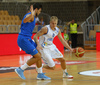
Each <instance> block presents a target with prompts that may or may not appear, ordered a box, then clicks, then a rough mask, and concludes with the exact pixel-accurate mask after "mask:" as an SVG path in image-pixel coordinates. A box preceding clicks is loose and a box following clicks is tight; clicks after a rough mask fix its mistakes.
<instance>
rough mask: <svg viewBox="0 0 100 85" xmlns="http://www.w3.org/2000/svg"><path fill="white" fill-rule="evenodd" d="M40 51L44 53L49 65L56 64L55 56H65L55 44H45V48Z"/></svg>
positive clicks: (43, 55)
mask: <svg viewBox="0 0 100 85" xmlns="http://www.w3.org/2000/svg"><path fill="white" fill-rule="evenodd" d="M40 53H41V55H42V59H43V61H44V62H45V63H46V64H47V65H48V66H49V67H53V66H55V63H54V61H53V58H63V55H62V53H61V52H60V51H59V50H58V49H57V47H56V46H55V45H54V44H53V45H48V46H45V47H44V48H43V50H40Z"/></svg>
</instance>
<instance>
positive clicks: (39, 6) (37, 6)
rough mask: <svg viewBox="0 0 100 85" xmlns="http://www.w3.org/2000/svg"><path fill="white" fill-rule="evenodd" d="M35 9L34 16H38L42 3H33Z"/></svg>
mask: <svg viewBox="0 0 100 85" xmlns="http://www.w3.org/2000/svg"><path fill="white" fill-rule="evenodd" d="M35 9H36V16H38V15H39V14H40V13H41V10H42V5H41V4H39V3H35V4H34V5H33V10H35Z"/></svg>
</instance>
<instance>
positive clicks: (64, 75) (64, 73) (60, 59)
mask: <svg viewBox="0 0 100 85" xmlns="http://www.w3.org/2000/svg"><path fill="white" fill-rule="evenodd" d="M56 59H57V60H59V61H60V63H61V68H62V69H63V77H67V78H73V76H72V75H69V74H68V72H67V68H66V62H65V59H64V58H56Z"/></svg>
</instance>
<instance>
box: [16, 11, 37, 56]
mask: <svg viewBox="0 0 100 85" xmlns="http://www.w3.org/2000/svg"><path fill="white" fill-rule="evenodd" d="M28 14H31V12H30V13H27V14H26V15H25V16H24V18H23V20H24V19H25V17H26V16H27V15H28ZM23 20H22V23H21V28H20V29H21V32H20V33H19V36H18V40H17V43H18V46H19V47H20V48H21V49H22V50H23V51H25V52H26V53H27V54H31V55H35V54H37V53H38V51H37V49H36V46H37V45H36V43H35V42H34V41H33V40H32V39H31V36H32V32H33V30H34V27H35V17H34V21H32V22H26V23H24V22H23Z"/></svg>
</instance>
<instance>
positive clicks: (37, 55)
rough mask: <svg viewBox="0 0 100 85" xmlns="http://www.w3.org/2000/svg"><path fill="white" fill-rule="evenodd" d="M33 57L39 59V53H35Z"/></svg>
mask: <svg viewBox="0 0 100 85" xmlns="http://www.w3.org/2000/svg"><path fill="white" fill-rule="evenodd" d="M33 57H34V58H36V59H37V60H40V59H41V55H40V54H39V53H38V54H36V55H34V56H33Z"/></svg>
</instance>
